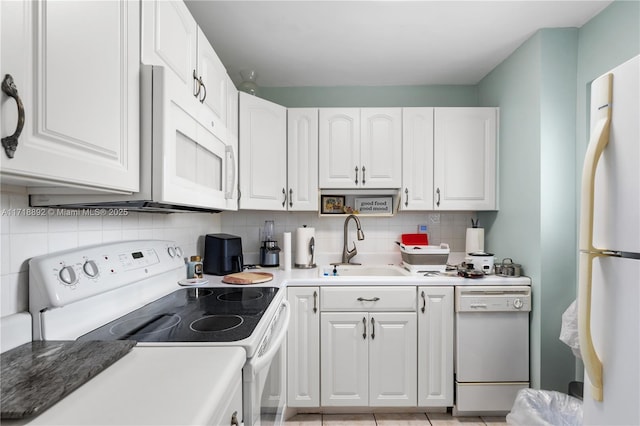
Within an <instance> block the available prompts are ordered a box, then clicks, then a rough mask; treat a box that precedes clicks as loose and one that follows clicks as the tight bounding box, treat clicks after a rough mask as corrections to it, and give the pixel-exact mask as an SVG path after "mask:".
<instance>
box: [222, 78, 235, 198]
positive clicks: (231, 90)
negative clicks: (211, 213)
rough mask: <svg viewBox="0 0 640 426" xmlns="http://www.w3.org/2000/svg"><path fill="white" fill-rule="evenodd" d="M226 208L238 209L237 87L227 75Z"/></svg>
mask: <svg viewBox="0 0 640 426" xmlns="http://www.w3.org/2000/svg"><path fill="white" fill-rule="evenodd" d="M227 162H228V163H227V164H228V167H227V182H226V185H227V189H226V194H225V198H226V199H227V210H238V89H236V86H235V85H234V84H233V81H231V78H230V77H229V76H227Z"/></svg>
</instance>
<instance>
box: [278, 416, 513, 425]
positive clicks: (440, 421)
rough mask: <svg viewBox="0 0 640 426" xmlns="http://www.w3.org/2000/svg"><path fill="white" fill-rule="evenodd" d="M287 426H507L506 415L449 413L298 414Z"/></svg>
mask: <svg viewBox="0 0 640 426" xmlns="http://www.w3.org/2000/svg"><path fill="white" fill-rule="evenodd" d="M285 425H286V426H456V425H462V426H505V425H506V420H505V418H504V417H453V416H452V415H451V414H449V413H398V414H393V413H391V414H389V413H376V414H298V415H296V416H294V417H292V418H290V419H289V420H287V421H286V422H285Z"/></svg>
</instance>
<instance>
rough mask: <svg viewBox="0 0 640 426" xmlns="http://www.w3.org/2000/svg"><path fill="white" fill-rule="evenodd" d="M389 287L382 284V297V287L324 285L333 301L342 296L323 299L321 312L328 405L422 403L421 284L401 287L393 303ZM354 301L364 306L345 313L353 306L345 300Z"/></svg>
mask: <svg viewBox="0 0 640 426" xmlns="http://www.w3.org/2000/svg"><path fill="white" fill-rule="evenodd" d="M388 288H389V287H379V289H380V290H381V291H380V294H381V296H376V294H377V290H376V287H361V288H358V287H350V288H326V289H322V292H321V293H322V297H323V298H324V297H325V293H329V297H327V300H331V299H332V298H335V299H336V300H340V303H336V304H335V305H332V304H331V303H325V302H323V304H322V309H323V312H322V313H321V315H320V340H321V345H320V346H321V352H320V360H321V361H320V363H321V366H320V367H321V368H320V371H321V379H320V383H321V386H320V388H321V404H322V406H378V407H402V406H405V407H411V406H415V405H416V402H417V383H416V377H417V323H416V312H415V306H416V304H415V288H411V287H406V288H405V287H403V288H398V292H397V293H396V294H395V295H394V296H393V302H391V303H389V302H388V301H387V300H386V298H385V289H388ZM335 296H340V297H335ZM405 299H406V300H405ZM323 300H324V299H323ZM351 300H353V301H355V303H356V304H357V305H359V306H358V310H357V311H355V312H343V311H345V310H352V309H351V308H349V307H348V306H347V305H345V304H344V303H343V302H344V301H351ZM396 303H397V306H398V310H406V309H407V308H406V306H407V305H409V306H411V307H412V309H413V311H412V312H391V311H392V310H393V308H394V305H395V304H396ZM382 307H384V309H385V310H386V309H388V310H389V312H387V311H385V312H380V311H379V309H381V308H382ZM332 310H334V311H341V312H332Z"/></svg>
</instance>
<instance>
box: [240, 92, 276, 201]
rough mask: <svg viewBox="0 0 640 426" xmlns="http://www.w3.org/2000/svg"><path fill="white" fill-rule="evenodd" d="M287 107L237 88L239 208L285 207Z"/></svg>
mask: <svg viewBox="0 0 640 426" xmlns="http://www.w3.org/2000/svg"><path fill="white" fill-rule="evenodd" d="M286 186H287V109H286V108H285V107H283V106H280V105H277V104H274V103H273V102H269V101H266V100H264V99H260V98H257V97H255V96H252V95H249V94H247V93H243V92H240V208H241V209H253V210H286V206H287V202H286V201H287V190H286Z"/></svg>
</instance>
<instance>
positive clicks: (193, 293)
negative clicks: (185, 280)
mask: <svg viewBox="0 0 640 426" xmlns="http://www.w3.org/2000/svg"><path fill="white" fill-rule="evenodd" d="M184 290H186V292H185V294H186V298H187V300H195V299H198V298H200V297H206V296H210V295H212V294H213V290H210V289H206V288H187V289H184Z"/></svg>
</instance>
